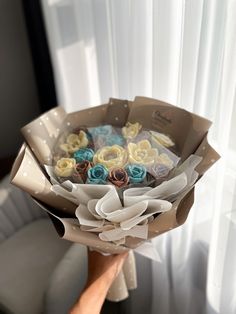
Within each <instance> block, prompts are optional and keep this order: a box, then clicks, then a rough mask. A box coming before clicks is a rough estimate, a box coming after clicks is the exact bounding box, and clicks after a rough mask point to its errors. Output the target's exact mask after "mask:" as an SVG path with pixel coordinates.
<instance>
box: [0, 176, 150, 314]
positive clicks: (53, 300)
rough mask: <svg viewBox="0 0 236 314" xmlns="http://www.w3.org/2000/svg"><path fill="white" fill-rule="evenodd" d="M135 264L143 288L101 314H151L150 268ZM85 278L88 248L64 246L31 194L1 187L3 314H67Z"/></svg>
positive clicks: (140, 261)
mask: <svg viewBox="0 0 236 314" xmlns="http://www.w3.org/2000/svg"><path fill="white" fill-rule="evenodd" d="M136 261H137V272H138V282H139V283H142V284H141V285H140V286H139V288H138V289H136V290H134V291H132V292H131V295H130V297H129V298H128V299H127V300H125V301H123V302H119V303H112V302H108V301H107V302H105V303H104V306H103V309H102V313H104V314H105V313H113V314H116V313H122V314H126V313H129V314H130V313H136V314H139V313H150V296H151V286H152V285H151V282H152V275H151V262H150V261H149V260H148V259H145V258H143V257H141V256H136ZM86 278H87V249H86V247H84V246H82V245H79V244H71V243H70V242H68V241H65V240H61V239H60V238H59V237H58V235H57V233H56V231H55V229H54V227H53V225H52V223H51V221H50V219H49V218H48V216H47V214H46V213H44V212H43V210H42V209H41V208H39V206H38V205H37V204H36V203H35V202H34V201H33V200H32V199H31V198H30V197H29V196H28V195H27V194H26V193H24V192H22V191H21V190H19V189H18V188H15V187H13V186H12V185H10V184H9V178H8V177H6V178H5V179H4V180H3V181H2V182H0V314H67V313H68V311H69V309H70V308H71V306H72V305H73V304H74V302H75V301H76V299H77V298H78V296H79V295H80V293H81V291H82V289H83V287H84V285H85V282H86ZM142 285H144V286H145V290H143V289H142Z"/></svg>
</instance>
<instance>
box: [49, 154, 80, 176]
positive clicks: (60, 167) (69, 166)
mask: <svg viewBox="0 0 236 314" xmlns="http://www.w3.org/2000/svg"><path fill="white" fill-rule="evenodd" d="M75 165H76V161H75V159H74V158H61V159H59V160H58V161H57V164H56V166H55V168H54V172H55V174H56V175H57V176H58V177H70V176H71V175H72V173H73V171H74V169H75Z"/></svg>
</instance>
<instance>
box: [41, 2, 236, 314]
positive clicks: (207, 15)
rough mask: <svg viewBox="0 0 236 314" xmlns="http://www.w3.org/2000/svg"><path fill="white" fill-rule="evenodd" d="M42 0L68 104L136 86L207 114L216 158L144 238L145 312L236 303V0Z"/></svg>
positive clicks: (73, 106) (228, 313)
mask: <svg viewBox="0 0 236 314" xmlns="http://www.w3.org/2000/svg"><path fill="white" fill-rule="evenodd" d="M41 2H42V7H43V12H44V19H45V24H46V28H47V35H48V40H49V46H50V52H51V58H52V63H53V69H54V77H55V82H56V88H57V95H58V99H59V103H60V104H61V105H63V106H64V107H65V109H66V110H67V111H73V110H79V109H82V108H85V107H87V106H93V105H98V104H100V103H105V102H106V101H107V100H108V98H109V97H119V98H129V99H133V98H134V97H135V96H137V95H141V96H149V97H154V98H158V99H160V100H164V101H166V102H170V103H173V104H175V105H178V106H181V107H183V108H185V109H187V110H190V111H193V112H195V113H197V114H200V115H203V116H205V117H207V118H209V119H211V120H212V121H213V127H212V129H211V131H210V134H209V138H210V142H212V143H213V144H214V146H215V148H216V149H217V150H218V151H219V152H220V153H221V155H222V159H221V160H220V161H219V162H218V163H217V165H216V166H214V167H213V169H210V170H209V171H208V173H207V174H206V175H205V176H204V177H203V178H202V179H201V180H200V182H199V183H198V184H197V189H196V197H195V198H196V200H195V203H194V206H193V208H192V210H191V212H190V214H189V218H188V220H187V222H186V223H185V224H184V225H183V226H182V227H180V228H178V229H175V230H173V231H171V232H168V233H166V234H164V235H162V236H160V237H158V238H156V239H155V240H154V241H153V242H154V245H155V247H156V249H157V250H158V251H159V254H160V257H161V259H162V262H161V263H152V265H151V268H152V282H151V283H149V286H151V287H152V297H150V302H151V306H152V312H151V313H153V314H154V313H161V314H179V313H181V314H189V313H191V314H200V313H207V314H212V313H222V314H233V313H235V312H236V296H235V290H236V269H235V267H234V265H235V264H236V244H235V243H236V242H235V240H234V239H235V236H236V207H235V204H236V202H235V200H236V161H235V160H236V141H235V136H236V97H235V91H236V89H235V87H236V19H235V16H236V1H235V0H198V1H195V0H179V1H176V0H149V1H145V0H120V1H115V0H41ZM140 285H142V283H140ZM146 288H147V287H145V285H144V286H143V287H142V289H146ZM138 302H139V300H138V298H137V299H135V300H132V302H131V304H130V309H129V311H130V313H134V312H135V313H136V314H137V313H138V309H137V304H138ZM132 304H133V307H132Z"/></svg>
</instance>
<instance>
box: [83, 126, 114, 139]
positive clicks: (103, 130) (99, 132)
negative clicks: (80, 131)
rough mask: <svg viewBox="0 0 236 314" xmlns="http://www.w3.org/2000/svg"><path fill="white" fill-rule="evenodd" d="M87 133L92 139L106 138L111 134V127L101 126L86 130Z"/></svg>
mask: <svg viewBox="0 0 236 314" xmlns="http://www.w3.org/2000/svg"><path fill="white" fill-rule="evenodd" d="M88 131H89V133H90V134H91V135H92V137H93V138H97V137H100V136H102V137H106V136H110V135H111V134H112V126H111V125H101V126H98V127H94V128H89V129H88Z"/></svg>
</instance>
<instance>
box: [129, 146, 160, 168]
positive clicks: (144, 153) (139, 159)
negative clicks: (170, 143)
mask: <svg viewBox="0 0 236 314" xmlns="http://www.w3.org/2000/svg"><path fill="white" fill-rule="evenodd" d="M128 153H129V161H130V163H135V164H143V165H151V164H153V163H154V162H155V161H156V158H157V157H158V150H157V149H156V148H152V146H151V144H150V142H149V141H148V140H142V141H140V142H138V143H129V144H128Z"/></svg>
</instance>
